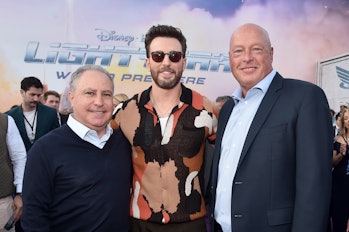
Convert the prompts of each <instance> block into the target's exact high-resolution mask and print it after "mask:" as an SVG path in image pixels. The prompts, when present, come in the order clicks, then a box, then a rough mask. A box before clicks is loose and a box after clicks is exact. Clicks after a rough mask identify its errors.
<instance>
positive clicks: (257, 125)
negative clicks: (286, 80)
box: [238, 73, 282, 167]
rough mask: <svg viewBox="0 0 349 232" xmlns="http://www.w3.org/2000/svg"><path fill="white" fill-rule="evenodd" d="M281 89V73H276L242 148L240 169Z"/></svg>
mask: <svg viewBox="0 0 349 232" xmlns="http://www.w3.org/2000/svg"><path fill="white" fill-rule="evenodd" d="M280 88H282V77H281V75H280V74H279V73H276V75H275V77H274V79H273V81H272V82H271V83H270V86H269V89H268V91H267V93H266V94H265V96H264V98H263V100H262V102H261V104H260V106H259V107H258V109H257V112H256V115H255V117H254V119H253V121H252V124H251V126H250V129H249V131H248V133H247V137H246V140H245V144H244V147H243V148H242V152H241V156H240V160H239V164H238V167H239V166H240V164H241V162H242V160H243V159H244V158H245V156H246V153H247V152H248V149H249V148H250V146H251V144H252V142H253V140H254V138H255V137H256V135H257V134H258V132H259V130H260V129H261V127H262V125H263V123H264V122H265V120H266V118H267V117H268V115H269V113H270V111H271V109H272V108H273V105H274V103H275V102H276V100H277V99H278V98H279V95H280V92H279V91H278V90H279V89H280Z"/></svg>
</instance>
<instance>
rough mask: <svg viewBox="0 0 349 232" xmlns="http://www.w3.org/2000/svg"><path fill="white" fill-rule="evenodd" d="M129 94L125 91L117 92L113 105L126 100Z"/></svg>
mask: <svg viewBox="0 0 349 232" xmlns="http://www.w3.org/2000/svg"><path fill="white" fill-rule="evenodd" d="M127 99H128V96H127V95H126V94H124V93H118V94H115V95H114V97H113V106H114V107H116V106H117V105H118V104H119V103H120V102H123V101H126V100H127Z"/></svg>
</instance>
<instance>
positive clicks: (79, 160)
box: [21, 125, 131, 232]
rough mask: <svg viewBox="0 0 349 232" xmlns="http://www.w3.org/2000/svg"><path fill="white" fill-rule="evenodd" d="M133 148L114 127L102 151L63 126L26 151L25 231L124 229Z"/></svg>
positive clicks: (127, 210)
mask: <svg viewBox="0 0 349 232" xmlns="http://www.w3.org/2000/svg"><path fill="white" fill-rule="evenodd" d="M130 183H131V147H130V145H129V143H128V141H127V140H126V138H125V137H124V135H123V134H122V132H120V131H114V133H113V134H112V136H111V137H110V139H109V140H108V142H107V143H106V144H105V146H104V148H103V149H99V148H97V147H95V146H94V145H92V144H90V143H88V142H86V141H84V140H82V139H80V138H79V137H78V136H77V135H76V134H75V133H74V132H73V131H72V130H71V129H70V128H69V127H68V126H67V125H63V126H62V127H60V128H57V129H55V130H53V131H52V132H50V133H48V134H47V135H45V136H43V137H42V138H40V139H39V140H38V141H37V142H36V143H35V144H34V145H33V147H32V148H31V149H30V151H29V153H28V159H27V164H26V169H25V174H24V181H23V192H22V194H23V203H24V206H23V215H22V218H21V221H22V222H21V223H22V227H23V229H24V231H26V232H27V231H53V232H54V231H59V232H62V231H64V232H67V231H84V232H86V231H101V232H103V231H106V232H110V231H118V232H124V231H125V232H126V231H128V223H129V222H128V221H129V207H130V205H129V204H130Z"/></svg>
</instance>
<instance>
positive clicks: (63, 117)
mask: <svg viewBox="0 0 349 232" xmlns="http://www.w3.org/2000/svg"><path fill="white" fill-rule="evenodd" d="M60 102H61V95H60V94H59V93H57V92H56V91H54V90H47V91H46V92H45V93H44V95H43V103H44V104H45V105H47V106H50V107H52V108H55V109H56V111H57V117H58V121H59V124H60V125H63V124H66V123H67V120H68V117H69V114H62V113H60V112H59V104H60Z"/></svg>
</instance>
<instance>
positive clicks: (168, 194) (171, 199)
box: [111, 25, 217, 232]
mask: <svg viewBox="0 0 349 232" xmlns="http://www.w3.org/2000/svg"><path fill="white" fill-rule="evenodd" d="M186 48H187V46H186V39H185V37H184V35H183V34H182V32H181V31H180V30H179V29H178V28H175V27H172V26H168V25H158V26H153V27H151V28H150V29H149V31H148V33H147V34H146V37H145V49H146V55H147V59H146V66H147V69H148V70H149V71H150V73H151V76H152V78H153V83H152V85H151V87H149V88H148V89H146V90H145V91H143V92H141V93H139V94H136V95H134V96H133V97H132V98H130V99H129V100H127V101H126V102H124V103H120V104H119V105H118V106H117V107H116V108H115V111H114V115H113V118H114V120H112V121H111V125H112V126H113V127H114V128H119V129H121V130H122V131H123V133H124V134H125V135H126V137H127V138H128V140H129V141H130V143H131V144H132V146H133V149H132V162H133V168H134V176H133V188H132V196H131V207H130V209H131V212H130V214H131V228H132V229H131V231H137V232H142V231H167V232H171V231H176V232H177V231H182V232H186V231H188V232H189V231H190V232H192V231H206V226H205V214H206V209H205V201H204V198H203V190H204V189H203V186H204V180H203V174H204V173H203V171H204V170H203V168H202V167H204V165H203V160H204V150H205V143H206V140H209V141H211V142H213V141H214V139H215V137H216V134H215V128H216V125H217V115H216V110H215V105H214V104H213V103H212V102H211V101H209V100H208V99H207V98H206V97H204V96H202V95H200V94H199V93H197V92H195V91H193V90H191V89H189V88H186V87H185V86H184V85H183V84H181V83H180V80H181V77H182V73H183V70H184V69H185V67H186V58H185V53H186Z"/></svg>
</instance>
